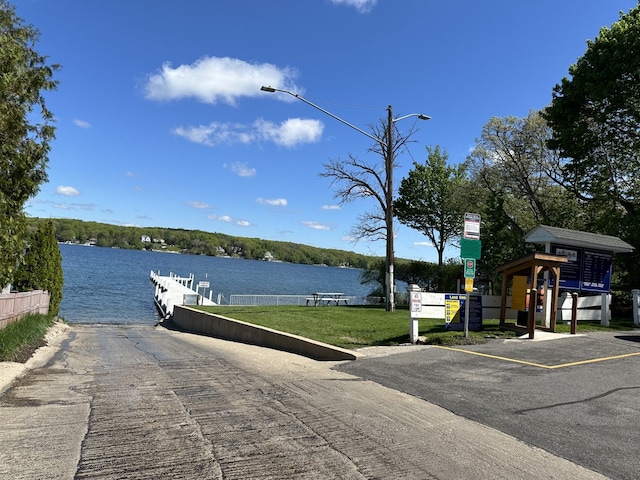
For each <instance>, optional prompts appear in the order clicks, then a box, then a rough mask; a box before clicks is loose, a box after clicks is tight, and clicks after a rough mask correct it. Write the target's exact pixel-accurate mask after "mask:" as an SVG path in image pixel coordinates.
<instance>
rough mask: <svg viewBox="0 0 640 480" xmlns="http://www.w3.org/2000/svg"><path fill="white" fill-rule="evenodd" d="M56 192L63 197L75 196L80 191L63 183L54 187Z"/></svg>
mask: <svg viewBox="0 0 640 480" xmlns="http://www.w3.org/2000/svg"><path fill="white" fill-rule="evenodd" d="M56 193H57V194H58V195H63V196H65V197H77V196H78V195H80V192H79V191H78V190H76V189H75V188H73V187H68V186H65V185H60V186H59V187H58V188H56Z"/></svg>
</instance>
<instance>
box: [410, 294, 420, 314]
mask: <svg viewBox="0 0 640 480" xmlns="http://www.w3.org/2000/svg"><path fill="white" fill-rule="evenodd" d="M411 311H412V312H421V311H422V294H421V293H420V292H412V293H411Z"/></svg>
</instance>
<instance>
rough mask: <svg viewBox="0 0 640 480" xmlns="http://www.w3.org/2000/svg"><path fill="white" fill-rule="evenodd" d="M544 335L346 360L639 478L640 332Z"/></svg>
mask: <svg viewBox="0 0 640 480" xmlns="http://www.w3.org/2000/svg"><path fill="white" fill-rule="evenodd" d="M537 334H538V332H536V335H537ZM544 337H545V336H544V335H540V336H538V338H537V339H536V340H533V341H532V340H524V339H522V340H520V339H510V340H499V339H496V340H491V341H489V342H488V343H486V344H481V345H464V346H459V347H444V346H426V347H420V348H414V347H406V349H402V348H397V349H394V350H393V352H400V353H394V354H392V355H386V356H385V355H380V354H379V352H378V353H376V354H375V355H372V356H370V357H369V358H367V357H365V358H364V359H359V360H357V361H355V362H349V363H344V364H341V365H340V366H338V367H337V368H339V369H340V370H344V371H347V372H349V373H352V374H354V375H357V376H359V377H361V378H364V379H368V380H372V381H376V382H378V383H380V384H382V385H385V386H387V387H390V388H394V389H396V390H401V391H403V392H405V393H408V394H411V395H414V396H416V397H419V398H422V399H424V400H427V401H429V402H432V403H435V404H437V405H440V406H442V407H444V408H446V409H448V410H450V411H452V412H454V413H456V414H458V415H462V416H464V417H466V418H470V419H472V420H475V421H478V422H480V423H483V424H485V425H487V426H490V427H492V428H496V429H498V430H500V431H502V432H504V433H507V434H509V435H512V436H514V437H516V438H518V439H520V440H522V441H524V442H526V443H528V444H531V445H535V446H537V447H540V448H542V449H544V450H547V451H549V452H551V453H553V454H555V455H559V456H561V457H564V458H566V459H568V460H570V461H572V462H575V463H578V464H580V465H583V466H585V467H587V468H590V469H592V470H595V471H598V472H600V473H602V474H604V475H606V476H608V477H609V478H616V479H632V478H633V479H635V478H637V458H636V457H637V456H636V455H635V453H634V454H632V453H631V452H637V445H640V402H639V401H638V398H640V331H620V332H596V333H588V334H581V335H573V336H571V335H566V336H551V337H547V338H544ZM551 338H553V339H551ZM364 353H365V355H366V352H364Z"/></svg>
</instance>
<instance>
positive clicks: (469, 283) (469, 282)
mask: <svg viewBox="0 0 640 480" xmlns="http://www.w3.org/2000/svg"><path fill="white" fill-rule="evenodd" d="M464 291H465V292H473V278H465V279H464Z"/></svg>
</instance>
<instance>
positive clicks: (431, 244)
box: [413, 242, 435, 248]
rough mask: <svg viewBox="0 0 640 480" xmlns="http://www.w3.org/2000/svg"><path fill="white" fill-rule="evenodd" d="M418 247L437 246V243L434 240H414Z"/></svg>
mask: <svg viewBox="0 0 640 480" xmlns="http://www.w3.org/2000/svg"><path fill="white" fill-rule="evenodd" d="M413 244H414V245H415V246H416V247H430V248H435V245H434V244H433V243H432V242H413Z"/></svg>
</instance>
